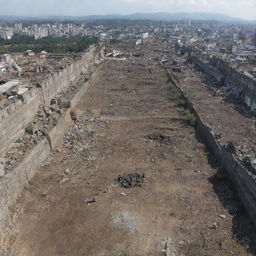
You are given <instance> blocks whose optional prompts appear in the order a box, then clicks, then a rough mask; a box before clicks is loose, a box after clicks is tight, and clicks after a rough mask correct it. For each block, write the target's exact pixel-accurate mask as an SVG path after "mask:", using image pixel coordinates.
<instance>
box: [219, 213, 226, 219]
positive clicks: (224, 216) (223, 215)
mask: <svg viewBox="0 0 256 256" xmlns="http://www.w3.org/2000/svg"><path fill="white" fill-rule="evenodd" d="M219 217H220V218H221V219H226V218H227V216H226V215H225V214H221V215H219Z"/></svg>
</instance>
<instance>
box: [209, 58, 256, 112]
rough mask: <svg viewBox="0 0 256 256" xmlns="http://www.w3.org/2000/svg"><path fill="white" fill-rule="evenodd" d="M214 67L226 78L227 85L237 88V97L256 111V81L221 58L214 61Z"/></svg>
mask: <svg viewBox="0 0 256 256" xmlns="http://www.w3.org/2000/svg"><path fill="white" fill-rule="evenodd" d="M212 65H213V66H214V67H215V68H217V69H218V70H219V71H220V72H221V73H222V74H223V75H224V76H225V80H226V83H227V84H229V85H232V86H233V87H235V89H236V92H237V95H238V96H239V97H240V98H241V99H242V100H243V101H244V103H245V104H246V105H247V106H248V107H250V108H251V110H255V109H256V80H255V79H253V78H252V77H249V76H248V75H246V74H243V73H241V72H238V71H237V70H235V69H234V68H232V67H231V66H230V65H229V64H228V63H227V62H225V61H223V60H222V59H219V58H214V59H213V60H212Z"/></svg>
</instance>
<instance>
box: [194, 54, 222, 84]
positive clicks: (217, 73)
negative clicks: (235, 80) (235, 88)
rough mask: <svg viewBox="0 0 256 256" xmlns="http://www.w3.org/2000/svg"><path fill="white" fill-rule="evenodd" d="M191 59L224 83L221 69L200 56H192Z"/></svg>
mask: <svg viewBox="0 0 256 256" xmlns="http://www.w3.org/2000/svg"><path fill="white" fill-rule="evenodd" d="M189 59H190V61H192V62H193V63H194V64H196V65H197V66H198V67H199V68H200V69H201V70H202V71H203V72H205V73H206V74H209V75H211V76H212V77H213V78H214V79H215V80H217V81H218V82H219V83H223V80H224V76H223V74H222V73H221V72H220V71H218V70H217V69H215V68H214V67H212V66H210V65H209V64H208V63H205V62H203V61H201V60H200V59H199V58H197V57H195V56H190V57H189Z"/></svg>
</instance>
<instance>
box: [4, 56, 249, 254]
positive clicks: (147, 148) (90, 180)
mask: <svg viewBox="0 0 256 256" xmlns="http://www.w3.org/2000/svg"><path fill="white" fill-rule="evenodd" d="M140 61H141V60H140V59H139V58H137V59H131V60H126V61H115V60H111V61H108V62H105V63H103V64H102V65H101V66H100V67H99V70H98V71H97V72H98V73H97V76H94V78H93V79H94V80H93V81H92V86H91V87H90V88H89V90H88V92H87V93H86V95H84V97H83V100H82V101H81V103H80V104H79V106H78V108H77V109H76V110H75V111H76V113H79V115H77V116H78V117H77V118H78V120H77V121H76V123H75V124H74V127H73V128H72V129H71V130H70V132H69V133H68V134H67V136H66V137H65V139H64V146H63V147H62V148H61V151H60V152H58V153H55V154H54V156H53V160H52V161H51V163H50V164H49V165H47V166H45V167H42V168H41V170H40V172H39V174H38V175H37V176H36V177H35V178H34V179H33V181H32V182H31V184H30V186H29V187H27V188H26V189H25V190H24V193H23V195H22V197H21V199H20V201H19V202H18V204H17V206H16V218H15V220H14V223H16V224H14V226H13V227H12V230H11V232H10V235H9V236H8V237H7V238H6V242H5V248H8V255H10V256H17V255H19V256H87V255H92V256H105V255H106V256H110V255H111V256H119V255H128V253H129V255H131V256H133V255H141V256H142V255H152V256H153V255H154V256H155V255H164V253H163V251H162V250H163V249H167V250H166V252H165V255H185V256H200V255H205V256H206V255H209V256H215V255H234V256H239V255H250V254H249V253H248V252H246V248H245V247H244V246H242V245H240V243H247V244H248V245H247V249H248V250H252V249H253V247H252V244H250V242H249V241H250V240H249V239H250V236H249V235H251V233H252V232H251V231H250V227H251V226H250V225H251V223H250V221H249V220H248V217H247V215H246V214H245V213H244V210H243V208H242V206H241V204H240V203H239V201H238V199H237V198H236V195H235V192H234V190H233V189H232V186H231V184H230V183H229V181H228V179H227V178H226V177H225V175H220V174H216V173H217V170H216V169H215V168H214V167H216V165H213V164H210V163H209V159H208V155H207V153H205V150H204V146H203V145H202V144H201V143H200V142H198V140H197V138H196V137H195V130H194V128H193V127H191V126H189V125H188V124H186V122H185V120H184V116H183V114H182V112H181V111H179V109H178V108H177V107H176V105H177V100H178V99H177V97H178V96H177V92H176V90H175V88H174V87H173V86H172V85H170V84H169V83H168V82H167V75H166V73H165V72H164V70H163V69H162V68H161V67H160V66H157V65H154V63H153V61H151V60H149V65H150V66H147V65H145V66H144V65H141V64H140ZM149 70H150V72H149ZM152 70H153V71H152ZM130 173H138V174H141V175H142V174H144V179H143V183H141V187H136V186H134V187H132V188H123V187H121V186H120V185H119V184H118V183H116V181H115V180H116V178H117V177H118V176H119V175H125V174H130ZM221 174H223V173H221ZM220 194H222V195H223V197H224V198H225V199H226V200H227V202H228V203H229V204H230V205H231V206H234V205H235V207H236V209H237V211H236V213H235V216H233V215H231V214H230V213H229V209H228V208H226V207H224V206H223V203H222V202H221V201H220V200H219V195H220ZM223 215H224V216H223ZM237 223H239V228H238V224H237ZM237 228H238V231H239V232H238V231H237ZM236 236H237V238H235V237H236ZM246 239H247V240H246ZM250 245H251V247H249V246H250ZM126 253H127V254H126Z"/></svg>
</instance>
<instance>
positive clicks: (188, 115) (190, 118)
mask: <svg viewBox="0 0 256 256" xmlns="http://www.w3.org/2000/svg"><path fill="white" fill-rule="evenodd" d="M183 113H184V119H185V121H186V122H187V124H189V125H190V126H193V127H195V125H196V115H195V114H194V113H192V112H191V111H190V110H188V109H184V111H183Z"/></svg>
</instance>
